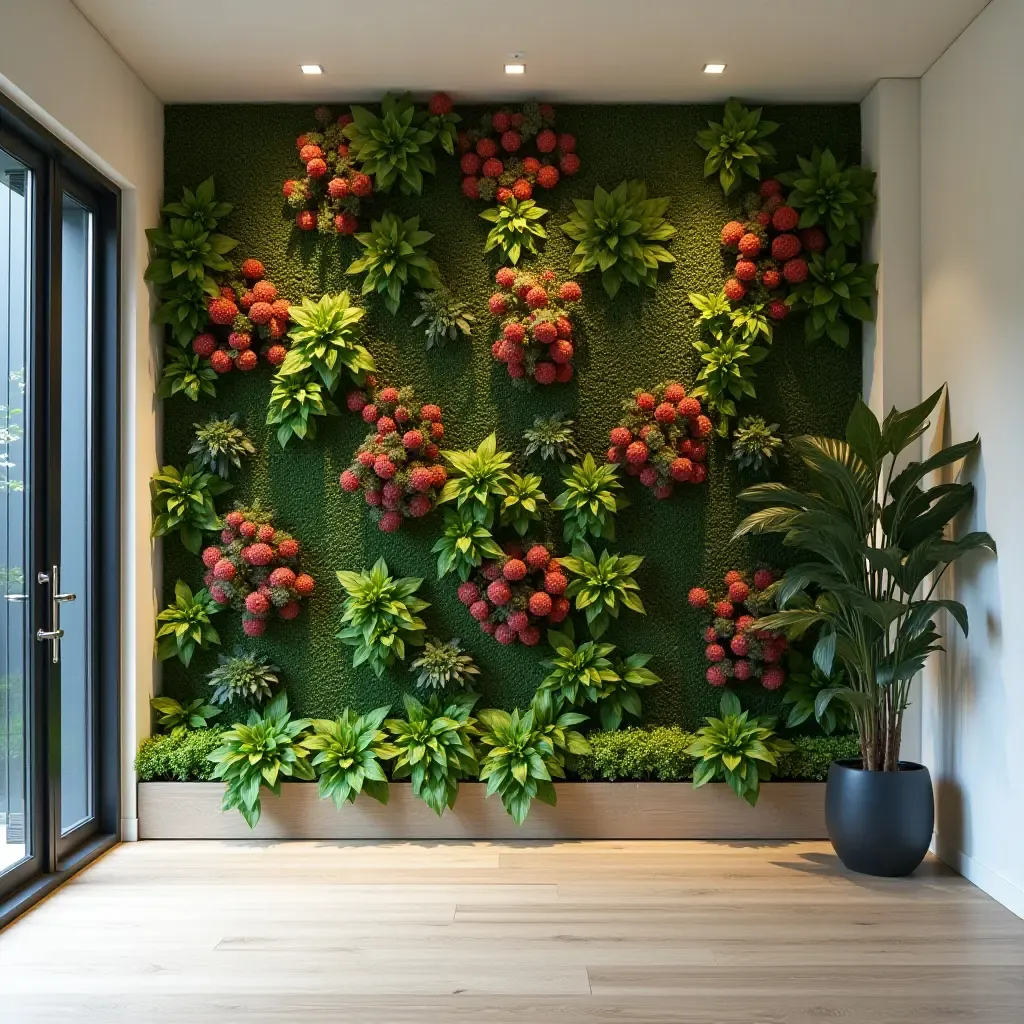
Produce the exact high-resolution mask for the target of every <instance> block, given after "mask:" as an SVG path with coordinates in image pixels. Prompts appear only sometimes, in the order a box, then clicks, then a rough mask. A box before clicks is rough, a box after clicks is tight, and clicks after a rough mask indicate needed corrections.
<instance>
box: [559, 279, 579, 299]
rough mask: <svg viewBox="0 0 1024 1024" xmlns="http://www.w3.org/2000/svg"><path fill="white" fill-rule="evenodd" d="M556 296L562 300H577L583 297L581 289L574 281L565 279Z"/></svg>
mask: <svg viewBox="0 0 1024 1024" xmlns="http://www.w3.org/2000/svg"><path fill="white" fill-rule="evenodd" d="M558 297H559V298H560V299H561V300H562V301H563V302H579V301H580V299H582V298H583V289H582V288H580V286H579V285H578V284H577V283H576V282H575V281H566V282H565V284H563V285H562V286H561V287H560V288H559V289H558Z"/></svg>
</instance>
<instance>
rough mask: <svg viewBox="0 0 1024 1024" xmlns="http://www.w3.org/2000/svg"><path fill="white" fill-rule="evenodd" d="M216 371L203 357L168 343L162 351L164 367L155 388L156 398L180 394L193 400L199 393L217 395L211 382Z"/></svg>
mask: <svg viewBox="0 0 1024 1024" xmlns="http://www.w3.org/2000/svg"><path fill="white" fill-rule="evenodd" d="M216 379H217V372H216V370H214V369H213V367H211V366H210V364H209V362H207V361H206V360H205V359H200V358H199V356H197V355H195V354H194V353H192V352H188V351H187V350H182V349H180V348H175V347H173V346H171V345H168V346H167V347H166V349H165V352H164V368H163V372H162V374H161V376H160V385H159V387H158V388H157V392H156V393H157V397H158V398H173V397H174V396H175V395H177V394H182V395H184V396H185V397H186V398H189V399H191V400H192V401H193V402H197V401H198V400H199V396H200V394H203V395H209V396H210V397H211V398H215V397H216V396H217V389H216V388H215V387H214V386H213V382H214V381H215V380H216Z"/></svg>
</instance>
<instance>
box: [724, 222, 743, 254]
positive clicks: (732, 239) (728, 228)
mask: <svg viewBox="0 0 1024 1024" xmlns="http://www.w3.org/2000/svg"><path fill="white" fill-rule="evenodd" d="M746 233H747V230H746V228H744V226H743V225H742V224H741V223H740V222H739V221H738V220H731V221H729V223H728V224H726V225H725V227H724V228H722V245H723V246H724V247H725V248H726V249H733V248H735V247H736V246H738V245H739V244H740V239H741V238H742V237H743V236H744V235H745V234H746Z"/></svg>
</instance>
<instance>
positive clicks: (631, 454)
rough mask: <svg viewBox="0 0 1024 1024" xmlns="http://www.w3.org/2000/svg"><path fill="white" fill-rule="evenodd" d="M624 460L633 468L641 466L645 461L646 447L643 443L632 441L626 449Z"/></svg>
mask: <svg viewBox="0 0 1024 1024" xmlns="http://www.w3.org/2000/svg"><path fill="white" fill-rule="evenodd" d="M626 459H627V461H629V462H631V463H632V464H633V465H634V466H642V465H643V464H644V463H645V462H646V461H647V445H645V444H644V443H643V441H634V442H633V443H632V444H631V445H630V446H629V447H628V448H627V449H626Z"/></svg>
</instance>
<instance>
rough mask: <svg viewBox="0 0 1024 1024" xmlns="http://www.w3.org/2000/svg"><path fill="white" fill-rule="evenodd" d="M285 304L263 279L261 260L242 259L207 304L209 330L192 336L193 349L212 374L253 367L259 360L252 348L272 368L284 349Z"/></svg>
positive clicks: (276, 363)
mask: <svg viewBox="0 0 1024 1024" xmlns="http://www.w3.org/2000/svg"><path fill="white" fill-rule="evenodd" d="M289 308H290V303H289V302H288V300H287V299H282V298H278V294H277V288H276V287H275V286H274V284H273V283H272V282H270V281H268V280H267V279H266V273H265V271H264V269H263V264H262V263H260V261H259V260H253V259H249V260H244V261H243V262H242V268H241V276H240V277H238V278H236V279H235V280H234V281H233V283H232V284H230V285H224V286H223V287H222V288H221V290H220V295H218V296H217V297H216V298H212V299H210V300H209V301H208V302H207V310H208V311H209V314H210V328H209V330H206V331H204V332H203V333H202V334H199V335H196V337H195V338H193V339H192V351H193V352H195V354H196V355H197V356H199V357H200V358H202V359H208V360H209V361H210V365H211V366H212V367H213V369H214V370H216V371H217V373H228V372H230V371H231V370H232V369H234V368H236V367H237V368H238V369H239V370H241V371H243V372H248V371H249V370H254V369H255V368H256V366H257V365H258V364H259V355H257V346H259V354H260V355H262V356H263V358H264V359H265V360H266V361H267V362H268V363H270V365H271V366H279V365H280V364H281V363H282V362H284V357H285V354H286V351H287V350H286V349H285V346H284V344H283V339H284V336H285V334H286V332H287V331H288V310H289ZM261 342H262V344H260V343H261Z"/></svg>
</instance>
